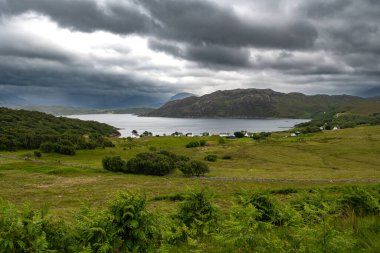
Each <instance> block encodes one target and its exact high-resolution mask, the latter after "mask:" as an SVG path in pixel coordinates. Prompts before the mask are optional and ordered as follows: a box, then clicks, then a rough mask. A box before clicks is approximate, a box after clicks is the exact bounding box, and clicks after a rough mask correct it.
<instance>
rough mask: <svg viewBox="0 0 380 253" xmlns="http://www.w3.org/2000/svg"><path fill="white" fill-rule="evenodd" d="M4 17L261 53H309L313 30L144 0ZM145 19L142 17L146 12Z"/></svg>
mask: <svg viewBox="0 0 380 253" xmlns="http://www.w3.org/2000/svg"><path fill="white" fill-rule="evenodd" d="M5 3H6V4H5V7H3V12H4V13H10V14H20V13H23V12H26V11H35V12H38V13H42V14H44V15H47V16H49V17H51V18H52V19H53V20H55V21H56V22H58V23H59V24H60V25H61V26H64V27H70V28H73V29H77V30H81V31H96V30H106V31H110V32H115V33H121V34H130V33H141V34H150V35H154V36H157V37H160V38H166V39H171V40H175V41H182V42H188V43H194V44H199V43H209V44H215V45H224V46H235V47H244V46H254V47H264V48H286V49H296V48H310V47H312V46H313V43H314V41H315V39H316V37H317V32H316V29H315V28H314V27H313V26H312V25H311V24H310V23H308V22H307V21H305V20H296V19H284V20H281V21H274V20H273V19H271V18H270V17H268V18H266V19H264V20H260V21H258V22H254V23H253V22H246V21H244V19H242V18H240V17H239V16H238V15H237V14H236V13H235V12H234V11H233V10H231V8H227V7H221V6H219V5H216V4H213V3H211V2H208V1H200V0H189V1H174V0H160V1H155V0H146V1H133V2H132V1H125V2H114V1H112V2H109V3H107V4H105V5H104V6H102V5H100V4H97V3H96V2H94V1H91V0H82V1H74V0H61V1H51V0H9V1H6V2H5ZM144 10H145V11H147V12H149V13H150V15H148V14H146V13H145V11H144Z"/></svg>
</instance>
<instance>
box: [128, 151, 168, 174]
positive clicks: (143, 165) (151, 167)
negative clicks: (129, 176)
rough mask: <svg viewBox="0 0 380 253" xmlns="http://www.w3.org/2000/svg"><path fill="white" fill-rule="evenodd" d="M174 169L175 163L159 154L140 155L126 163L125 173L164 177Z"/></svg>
mask: <svg viewBox="0 0 380 253" xmlns="http://www.w3.org/2000/svg"><path fill="white" fill-rule="evenodd" d="M174 169H175V161H174V160H173V159H171V158H170V157H168V156H166V155H163V154H160V153H152V152H151V153H140V154H138V155H136V157H135V158H132V159H131V160H129V161H128V162H127V172H129V173H134V174H145V175H157V176H164V175H167V174H169V173H170V172H172V171H173V170H174Z"/></svg>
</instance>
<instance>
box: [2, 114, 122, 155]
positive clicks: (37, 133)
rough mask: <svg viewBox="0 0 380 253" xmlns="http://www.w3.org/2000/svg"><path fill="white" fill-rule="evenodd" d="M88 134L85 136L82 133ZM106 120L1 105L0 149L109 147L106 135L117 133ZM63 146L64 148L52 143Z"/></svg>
mask: <svg viewBox="0 0 380 253" xmlns="http://www.w3.org/2000/svg"><path fill="white" fill-rule="evenodd" d="M85 135H89V138H88V139H86V138H85V137H84V136H85ZM117 135H119V133H118V132H117V130H116V129H115V128H114V127H112V126H109V125H107V124H103V123H98V122H95V121H82V120H79V119H69V118H64V117H55V116H52V115H48V114H45V113H41V112H34V111H26V110H12V109H6V108H0V150H10V151H12V150H17V149H38V148H39V149H41V151H43V152H56V151H55V150H61V149H63V151H62V153H65V154H72V153H73V152H72V150H71V148H67V146H70V147H73V149H74V150H78V149H92V148H94V147H111V146H113V144H112V142H111V141H109V140H108V139H107V138H104V137H105V136H117ZM64 142H70V144H67V143H66V144H64ZM53 144H54V145H57V144H58V146H65V147H64V148H59V147H55V146H54V145H53Z"/></svg>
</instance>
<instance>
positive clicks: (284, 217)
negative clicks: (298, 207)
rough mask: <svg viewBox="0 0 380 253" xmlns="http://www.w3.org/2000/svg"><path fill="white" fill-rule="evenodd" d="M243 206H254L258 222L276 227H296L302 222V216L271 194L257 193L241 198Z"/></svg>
mask: <svg viewBox="0 0 380 253" xmlns="http://www.w3.org/2000/svg"><path fill="white" fill-rule="evenodd" d="M241 201H242V203H243V205H245V206H246V205H248V204H250V205H252V206H254V207H255V208H256V209H257V210H258V212H259V214H260V215H259V216H258V221H263V222H267V223H271V224H273V225H276V226H288V225H295V224H298V223H300V222H301V216H300V215H299V214H298V212H296V211H295V210H294V209H293V208H292V207H290V206H287V205H285V204H282V203H280V202H279V201H278V200H277V199H276V198H274V197H273V196H272V195H271V194H270V193H269V192H266V191H257V192H254V193H248V194H246V195H245V196H243V198H241Z"/></svg>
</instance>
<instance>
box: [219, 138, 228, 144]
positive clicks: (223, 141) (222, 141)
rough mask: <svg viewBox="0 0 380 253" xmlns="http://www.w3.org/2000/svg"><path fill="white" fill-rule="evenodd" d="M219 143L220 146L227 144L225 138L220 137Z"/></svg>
mask: <svg viewBox="0 0 380 253" xmlns="http://www.w3.org/2000/svg"><path fill="white" fill-rule="evenodd" d="M218 142H219V144H225V143H226V139H225V138H224V137H219V140H218Z"/></svg>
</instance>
